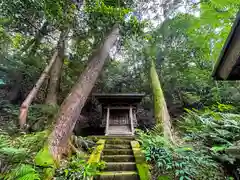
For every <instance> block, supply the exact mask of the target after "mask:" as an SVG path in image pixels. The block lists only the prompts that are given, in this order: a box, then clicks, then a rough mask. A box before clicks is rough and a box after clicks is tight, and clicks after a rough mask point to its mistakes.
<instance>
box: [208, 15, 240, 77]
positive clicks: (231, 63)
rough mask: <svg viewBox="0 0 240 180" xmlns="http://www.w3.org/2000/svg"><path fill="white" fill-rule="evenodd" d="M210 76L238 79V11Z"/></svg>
mask: <svg viewBox="0 0 240 180" xmlns="http://www.w3.org/2000/svg"><path fill="white" fill-rule="evenodd" d="M212 76H213V77H214V79H216V80H240V13H238V15H237V18H236V20H235V22H234V24H233V26H232V29H231V32H230V33H229V35H228V38H227V40H226V42H225V44H224V46H223V49H222V51H221V53H220V56H219V59H218V61H217V63H216V64H215V68H214V71H213V74H212Z"/></svg>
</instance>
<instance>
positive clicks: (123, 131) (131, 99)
mask: <svg viewBox="0 0 240 180" xmlns="http://www.w3.org/2000/svg"><path fill="white" fill-rule="evenodd" d="M93 97H95V98H96V99H97V100H98V101H99V103H100V104H101V105H102V127H105V135H106V136H107V135H110V136H111V135H124V136H126V135H134V128H135V127H136V126H137V117H136V112H137V105H138V104H139V103H140V102H141V100H142V98H143V97H144V94H97V93H95V94H93Z"/></svg>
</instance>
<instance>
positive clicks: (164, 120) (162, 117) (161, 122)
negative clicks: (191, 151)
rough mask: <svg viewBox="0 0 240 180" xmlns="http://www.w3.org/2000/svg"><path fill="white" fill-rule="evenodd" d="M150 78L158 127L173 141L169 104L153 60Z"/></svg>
mask: <svg viewBox="0 0 240 180" xmlns="http://www.w3.org/2000/svg"><path fill="white" fill-rule="evenodd" d="M150 78H151V84H152V90H153V98H154V115H155V119H156V126H157V128H158V129H159V130H160V131H161V132H162V133H163V134H164V136H165V137H166V138H168V139H169V140H171V141H173V136H172V132H171V121H170V115H169V113H168V109H167V104H166V101H165V98H164V94H163V91H162V88H161V84H160V80H159V77H158V74H157V71H156V67H155V64H154V60H152V62H151V68H150Z"/></svg>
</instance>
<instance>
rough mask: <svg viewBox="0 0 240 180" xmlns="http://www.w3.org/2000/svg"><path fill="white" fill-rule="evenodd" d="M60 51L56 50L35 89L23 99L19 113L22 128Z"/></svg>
mask: <svg viewBox="0 0 240 180" xmlns="http://www.w3.org/2000/svg"><path fill="white" fill-rule="evenodd" d="M57 54H58V52H57V51H56V52H55V53H54V55H53V56H52V59H51V60H50V62H49V64H48V65H47V66H46V68H45V69H44V71H43V73H42V74H41V76H40V78H39V79H38V81H37V83H36V84H35V85H34V87H33V89H32V90H31V91H30V93H29V94H28V96H27V97H26V99H25V100H24V101H23V103H22V105H21V107H20V114H19V125H20V128H21V129H24V126H25V124H26V120H27V114H28V108H29V106H30V105H31V103H32V101H33V99H34V98H35V96H36V94H37V92H38V91H39V89H40V87H41V85H42V84H43V82H44V80H45V79H46V78H47V76H48V73H49V71H50V69H51V67H52V65H53V63H54V62H55V60H56V57H57Z"/></svg>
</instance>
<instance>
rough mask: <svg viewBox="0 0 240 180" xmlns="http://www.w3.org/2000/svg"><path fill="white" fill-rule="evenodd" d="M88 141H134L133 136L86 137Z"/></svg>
mask: <svg viewBox="0 0 240 180" xmlns="http://www.w3.org/2000/svg"><path fill="white" fill-rule="evenodd" d="M88 138H89V139H106V140H112V139H123V140H134V139H135V137H134V136H123V135H121V136H88Z"/></svg>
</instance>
